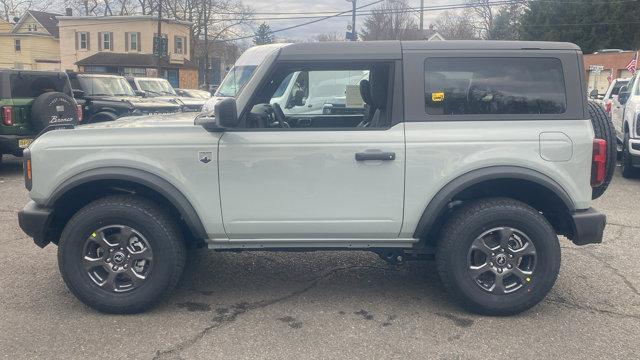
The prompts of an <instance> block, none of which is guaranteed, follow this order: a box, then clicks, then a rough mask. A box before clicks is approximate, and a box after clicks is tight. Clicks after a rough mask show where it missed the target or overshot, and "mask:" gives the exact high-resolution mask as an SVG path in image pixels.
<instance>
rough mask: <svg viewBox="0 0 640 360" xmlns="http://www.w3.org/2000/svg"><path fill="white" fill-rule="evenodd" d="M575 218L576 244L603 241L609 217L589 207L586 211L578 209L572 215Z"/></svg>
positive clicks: (574, 232) (573, 239) (574, 237)
mask: <svg viewBox="0 0 640 360" xmlns="http://www.w3.org/2000/svg"><path fill="white" fill-rule="evenodd" d="M571 218H572V219H573V237H572V239H571V241H573V243H574V244H576V245H586V244H599V243H601V242H602V236H603V233H604V227H605V225H606V223H607V217H606V215H605V214H602V213H600V212H598V211H597V210H595V209H594V208H589V209H587V210H584V211H577V212H575V213H573V214H572V215H571Z"/></svg>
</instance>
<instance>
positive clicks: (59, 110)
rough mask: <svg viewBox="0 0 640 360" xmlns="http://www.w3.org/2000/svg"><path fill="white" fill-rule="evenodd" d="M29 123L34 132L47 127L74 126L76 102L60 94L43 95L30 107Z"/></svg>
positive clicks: (49, 93)
mask: <svg viewBox="0 0 640 360" xmlns="http://www.w3.org/2000/svg"><path fill="white" fill-rule="evenodd" d="M31 123H32V125H33V127H34V129H35V130H36V131H41V130H43V129H44V128H46V127H48V126H56V125H60V126H62V125H73V126H75V125H76V124H77V123H78V112H77V109H76V101H75V100H74V99H73V98H72V97H71V96H69V95H67V94H63V93H60V92H48V93H44V94H42V95H40V96H38V97H37V98H36V99H35V100H34V101H33V104H32V105H31Z"/></svg>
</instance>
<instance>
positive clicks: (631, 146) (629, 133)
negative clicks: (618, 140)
mask: <svg viewBox="0 0 640 360" xmlns="http://www.w3.org/2000/svg"><path fill="white" fill-rule="evenodd" d="M639 83H640V81H639V80H638V75H637V74H636V75H634V76H633V77H632V78H631V79H630V80H629V83H628V84H627V85H624V86H622V87H621V88H620V91H619V93H618V98H617V99H616V100H615V102H614V104H615V105H614V107H613V111H612V114H611V120H612V122H613V124H614V126H616V127H617V129H619V131H620V134H621V137H622V176H624V177H627V178H629V177H635V176H637V175H638V172H639V170H638V168H640V121H638V117H639V116H640V88H639V86H640V84H639Z"/></svg>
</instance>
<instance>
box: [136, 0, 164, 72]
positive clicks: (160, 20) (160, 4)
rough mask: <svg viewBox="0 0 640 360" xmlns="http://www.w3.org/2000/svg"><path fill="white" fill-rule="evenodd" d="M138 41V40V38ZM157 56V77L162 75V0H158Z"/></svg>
mask: <svg viewBox="0 0 640 360" xmlns="http://www.w3.org/2000/svg"><path fill="white" fill-rule="evenodd" d="M138 41H140V40H138ZM156 46H157V49H158V58H157V61H158V63H157V64H156V65H157V71H158V77H162V73H161V71H160V70H161V59H162V0H158V40H157V44H156Z"/></svg>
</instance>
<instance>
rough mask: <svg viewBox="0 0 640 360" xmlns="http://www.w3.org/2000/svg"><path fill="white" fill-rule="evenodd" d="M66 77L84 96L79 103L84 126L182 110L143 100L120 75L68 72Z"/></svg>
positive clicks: (151, 100) (168, 104) (162, 102)
mask: <svg viewBox="0 0 640 360" xmlns="http://www.w3.org/2000/svg"><path fill="white" fill-rule="evenodd" d="M69 78H70V80H71V85H72V86H73V88H74V89H77V90H81V91H80V93H81V94H83V96H82V98H81V99H78V102H79V103H81V105H82V106H83V111H84V117H85V119H86V121H85V122H87V123H92V122H103V121H110V120H115V119H117V118H120V117H122V116H140V115H155V114H172V113H176V112H179V111H180V110H181V107H180V105H179V104H176V103H174V102H170V101H164V100H160V99H146V98H143V97H142V96H141V95H142V94H141V93H136V92H135V91H134V90H133V89H132V88H131V86H130V85H129V83H128V82H127V80H126V79H125V78H124V77H122V76H117V75H102V74H75V73H70V74H69Z"/></svg>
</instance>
